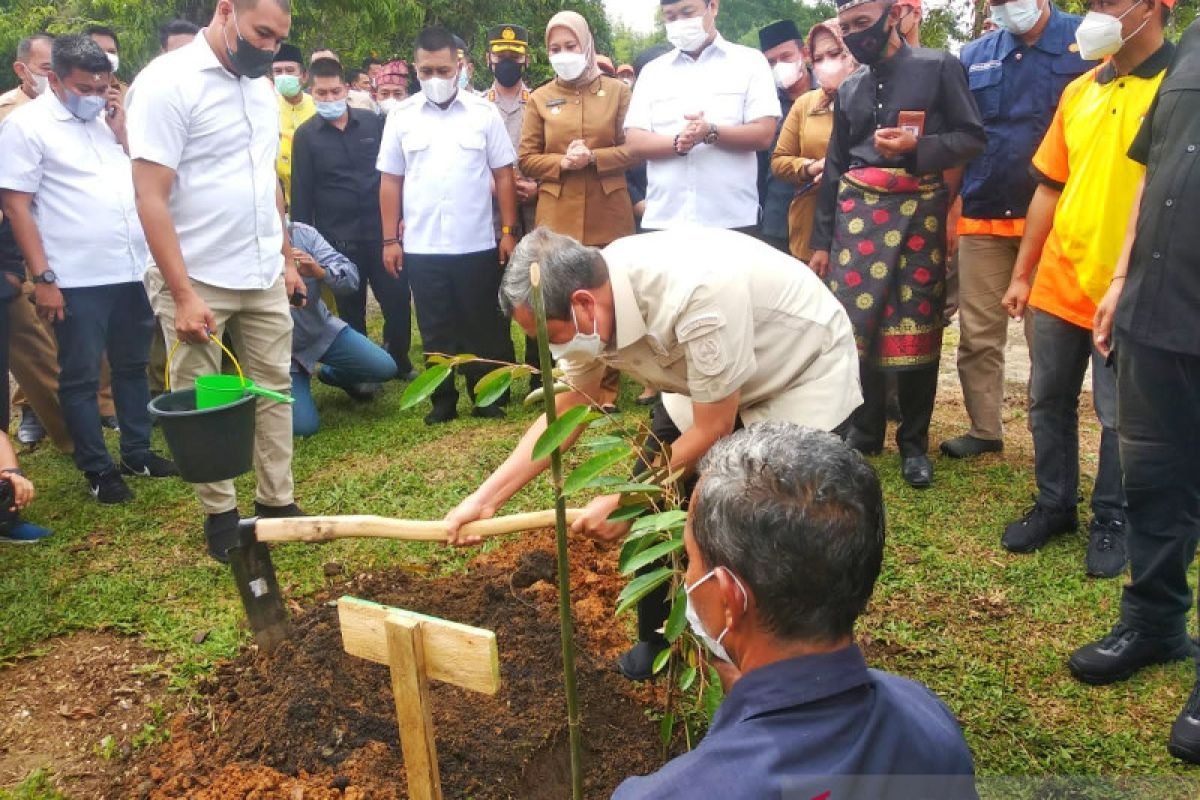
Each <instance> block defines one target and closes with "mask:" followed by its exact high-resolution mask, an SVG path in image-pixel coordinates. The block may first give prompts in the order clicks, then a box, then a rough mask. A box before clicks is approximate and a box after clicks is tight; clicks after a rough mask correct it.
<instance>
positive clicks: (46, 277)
mask: <svg viewBox="0 0 1200 800" xmlns="http://www.w3.org/2000/svg"><path fill="white" fill-rule="evenodd" d="M30 280H32V281H33V282H34V283H58V276H57V275H55V274H54V270H52V269H48V270H45V271H44V272H42V274H41V275H34V276H33V277H32V278H30Z"/></svg>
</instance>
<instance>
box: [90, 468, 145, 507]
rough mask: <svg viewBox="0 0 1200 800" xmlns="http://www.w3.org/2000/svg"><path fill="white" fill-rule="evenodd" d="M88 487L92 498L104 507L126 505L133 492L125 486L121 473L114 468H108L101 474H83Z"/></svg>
mask: <svg viewBox="0 0 1200 800" xmlns="http://www.w3.org/2000/svg"><path fill="white" fill-rule="evenodd" d="M84 475H85V476H86V477H87V480H88V486H90V487H91V490H92V497H94V498H96V500H97V501H98V502H101V503H104V504H105V505H115V504H117V503H128V502H129V501H130V500H132V499H133V492H131V491H129V487H128V486H126V485H125V481H124V479H122V478H121V473H119V472H117V468H116V467H109V468H108V469H106V470H104V471H103V472H85V473H84Z"/></svg>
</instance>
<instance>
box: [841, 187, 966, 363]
mask: <svg viewBox="0 0 1200 800" xmlns="http://www.w3.org/2000/svg"><path fill="white" fill-rule="evenodd" d="M837 203H838V206H837V216H836V223H835V231H834V237H833V245H832V249H831V250H830V254H829V258H830V271H829V274H828V278H827V280H828V282H829V288H830V289H831V290H832V291H833V293H834V295H836V296H837V298H838V300H840V301H841V303H842V305H843V306H844V307H845V308H846V312H847V313H848V314H849V316H850V322H851V324H852V325H853V327H854V338H855V341H856V342H857V343H858V355H859V358H861V359H863V360H864V361H865V362H867V363H870V364H871V365H872V366H874V367H877V368H879V369H885V370H902V369H916V368H919V367H924V366H928V365H930V364H936V363H937V361H938V358H939V356H940V354H941V348H942V326H943V325H944V321H943V318H942V312H943V309H944V307H945V302H946V259H945V252H946V248H945V242H946V233H945V223H946V211H947V208H948V193H947V191H946V187H945V185H944V184H943V183H942V181H941V178H940V176H926V177H923V178H922V177H916V176H913V175H911V174H909V173H908V172H906V171H904V170H902V169H882V168H878V167H864V168H860V169H854V170H850V171H849V172H847V173H845V174H844V175H843V176H842V179H841V183H840V184H839V186H838V194H837Z"/></svg>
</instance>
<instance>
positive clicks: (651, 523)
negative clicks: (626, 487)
mask: <svg viewBox="0 0 1200 800" xmlns="http://www.w3.org/2000/svg"><path fill="white" fill-rule="evenodd" d="M685 522H687V512H686V511H679V510H677V509H672V510H670V511H660V512H659V513H657V514H650V515H649V516H646V517H642V518H641V519H639V520H638V521H637V522H635V523H634V524H633V533H640V532H642V531H646V532H648V533H657V532H659V531H666V530H672V529H674V528H678V527H680V526H682V525H683V523H685Z"/></svg>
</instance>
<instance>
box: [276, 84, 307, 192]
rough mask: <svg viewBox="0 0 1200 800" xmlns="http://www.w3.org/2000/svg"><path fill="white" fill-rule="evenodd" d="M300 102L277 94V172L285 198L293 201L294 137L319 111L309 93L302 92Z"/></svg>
mask: <svg viewBox="0 0 1200 800" xmlns="http://www.w3.org/2000/svg"><path fill="white" fill-rule="evenodd" d="M300 96H301V98H303V99H301V100H300V102H299V103H296V104H295V105H292V104H291V103H289V102H288V101H287V98H285V97H283V96H282V95H278V94H277V95H275V99H276V100H277V101H278V103H279V155H278V156H277V157H276V159H275V172H276V173H277V174H278V175H279V180H280V181H282V182H283V199H284V200H286V201H287V202H288V205H291V202H292V137H293V136H295V134H296V128H299V127H300V126H301V125H303V124H304V123H305V122H308V120H309V119H310V118H311V117H312V116H313V115H314V114H316V113H317V104H316V103H315V102H313V99H312V98H311V97H309V96H308V95H307V94H301V95H300Z"/></svg>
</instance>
